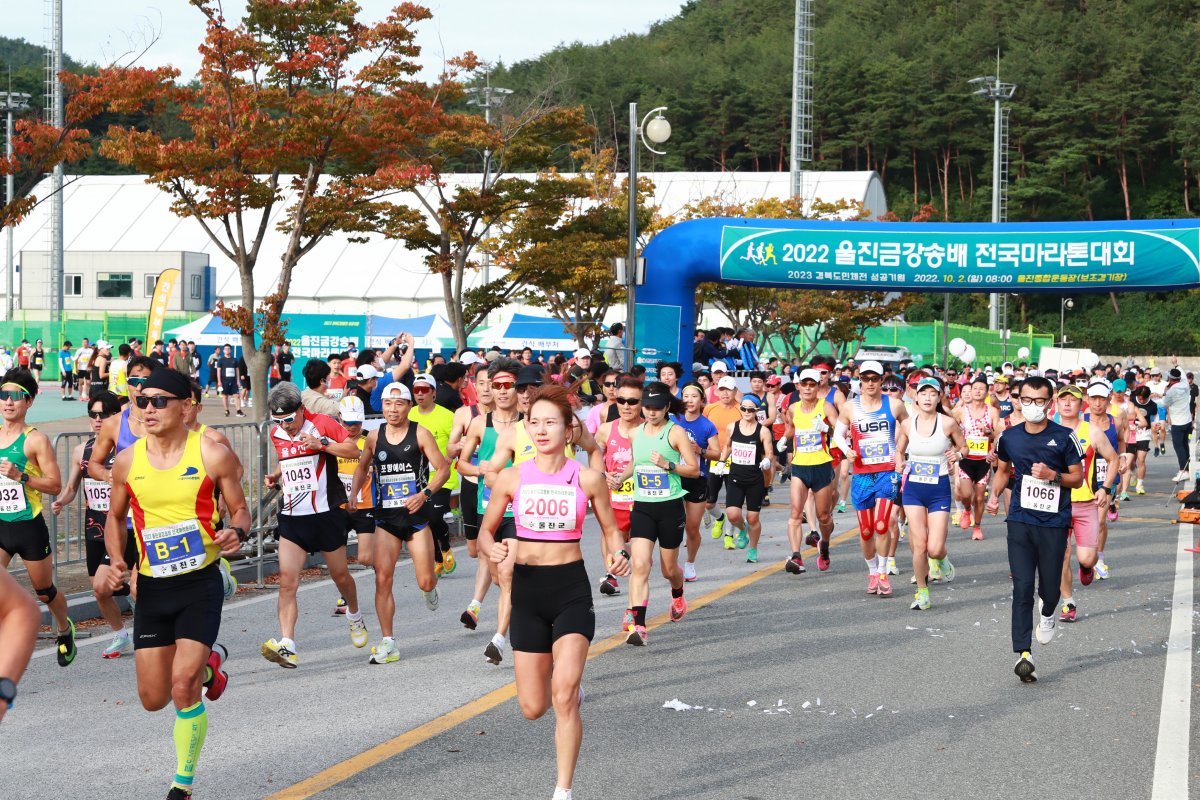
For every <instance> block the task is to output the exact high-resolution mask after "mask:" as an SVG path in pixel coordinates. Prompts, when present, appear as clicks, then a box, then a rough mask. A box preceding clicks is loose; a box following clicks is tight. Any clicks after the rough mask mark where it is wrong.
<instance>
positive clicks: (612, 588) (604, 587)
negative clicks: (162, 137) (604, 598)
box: [600, 575, 621, 596]
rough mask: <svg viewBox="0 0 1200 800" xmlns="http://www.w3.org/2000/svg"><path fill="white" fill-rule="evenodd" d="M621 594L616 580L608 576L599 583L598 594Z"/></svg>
mask: <svg viewBox="0 0 1200 800" xmlns="http://www.w3.org/2000/svg"><path fill="white" fill-rule="evenodd" d="M620 593H621V584H619V583H617V579H616V578H614V577H613V576H612V575H609V576H608V577H607V578H605V579H604V580H602V581H600V594H606V595H609V596H612V595H614V594H620Z"/></svg>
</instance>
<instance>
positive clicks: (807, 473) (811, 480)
mask: <svg viewBox="0 0 1200 800" xmlns="http://www.w3.org/2000/svg"><path fill="white" fill-rule="evenodd" d="M792 477H793V478H795V479H796V480H798V481H800V482H801V483H803V484H804V485H805V486H807V487H808V489H809V491H811V492H819V491H821V490H822V489H824V488H825V487H826V486H828V485H829V484H831V483H833V462H832V461H826V462H825V463H824V464H792Z"/></svg>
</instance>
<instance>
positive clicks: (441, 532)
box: [421, 488, 450, 541]
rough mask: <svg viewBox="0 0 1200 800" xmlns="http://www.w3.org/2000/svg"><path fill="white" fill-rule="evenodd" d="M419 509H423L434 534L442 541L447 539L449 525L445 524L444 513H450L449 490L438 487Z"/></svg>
mask: <svg viewBox="0 0 1200 800" xmlns="http://www.w3.org/2000/svg"><path fill="white" fill-rule="evenodd" d="M421 510H422V511H424V513H425V519H427V520H428V521H429V527H430V528H431V529H432V530H433V532H434V534H436V535H437V537H438V538H439V539H442V540H443V541H445V540H446V539H448V538H449V535H450V526H449V525H447V524H446V515H447V514H449V513H450V490H449V489H446V488H441V489H438V490H437V491H436V492H434V493H433V497H431V498H429V500H428V501H427V502H426V503H425V505H424V506H422V507H421Z"/></svg>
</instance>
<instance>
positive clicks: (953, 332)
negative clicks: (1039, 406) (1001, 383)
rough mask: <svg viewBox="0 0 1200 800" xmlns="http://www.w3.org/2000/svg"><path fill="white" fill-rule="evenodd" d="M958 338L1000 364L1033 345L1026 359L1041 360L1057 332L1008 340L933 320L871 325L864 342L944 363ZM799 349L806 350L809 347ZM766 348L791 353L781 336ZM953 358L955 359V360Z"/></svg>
mask: <svg viewBox="0 0 1200 800" xmlns="http://www.w3.org/2000/svg"><path fill="white" fill-rule="evenodd" d="M815 332H816V331H815V329H812V330H807V331H806V332H805V334H804V335H805V336H809V337H811V336H812V335H813V334H814V333H815ZM956 338H960V339H963V340H964V341H965V342H966V343H967V344H969V345H971V346H972V347H974V348H975V353H976V357H975V363H976V364H989V363H990V364H1000V363H1001V362H1002V361H1005V360H1008V361H1018V360H1021V359H1019V358H1018V355H1017V354H1018V352H1019V351H1020V349H1021V348H1022V347H1027V348H1029V352H1030V357H1029V358H1028V359H1025V360H1030V361H1037V360H1038V355H1039V353H1040V352H1041V350H1042V348H1043V347H1049V346H1052V345H1053V344H1054V336H1053V335H1051V334H1049V333H1035V332H1034V331H1033V329H1032V328H1029V329H1028V330H1026V331H1024V332H1018V331H1010V332H1009V336H1008V340H1007V343H1006V342H1005V341H1004V339H1003V337H1002V336H1001V332H1000V331H993V330H988V329H987V328H974V327H971V326H970V325H955V324H951V325H949V326H947V331H946V332H945V333H943V330H942V324H941V323H940V322H936V323H935V322H929V323H919V324H914V325H881V326H879V327H877V328H871V329H870V330H868V331H867V332H866V339H865V341H864V342H863V345H889V346H893V347H907V348H908V350H909V352H910V353H912V357H913V360H914V361H916V362H917V363H933V362H938V363H941V362H942V360H943V359H942V352H943V349H944V347H945V344H946V342H947V340H950V341H953V340H954V339H956ZM809 341H811V339H809ZM1006 345H1007V347H1006ZM798 349H799V350H801V351H803V350H805V349H807V348H804V347H801V348H798ZM831 349H832V348H831V347H830V345H829V343H828V342H824V341H823V342H820V343H819V345H818V347H817V352H820V353H825V354H830V353H831ZM762 350H763V352H764V353H774V354H775V355H778V356H780V357H783V356H785V355H786V353H787V350H786V348H784V347H783V342H782V341H781V340H780V339H779V337H777V336H776V337H771V339H769V340H768V342H767V344H766V346H765V347H763V348H762ZM851 350H852V351H853V350H857V346H852V347H851ZM953 360H954V359H953V358H951V361H953Z"/></svg>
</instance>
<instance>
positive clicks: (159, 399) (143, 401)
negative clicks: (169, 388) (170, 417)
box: [133, 394, 183, 409]
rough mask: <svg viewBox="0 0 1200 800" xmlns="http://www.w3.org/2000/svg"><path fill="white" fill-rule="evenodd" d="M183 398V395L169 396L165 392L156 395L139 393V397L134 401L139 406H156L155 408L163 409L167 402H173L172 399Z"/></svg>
mask: <svg viewBox="0 0 1200 800" xmlns="http://www.w3.org/2000/svg"><path fill="white" fill-rule="evenodd" d="M182 399H183V398H182V397H168V396H167V395H165V394H156V395H154V397H147V396H146V395H144V394H143V395H139V396H138V398H137V399H136V400H134V401H133V402H135V403H137V407H138V408H146V407H147V406H154V407H155V408H158V409H163V408H166V407H167V403H169V402H171V401H172V400H182Z"/></svg>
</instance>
